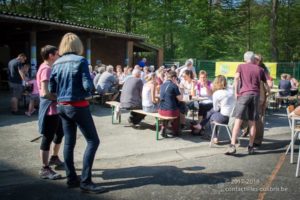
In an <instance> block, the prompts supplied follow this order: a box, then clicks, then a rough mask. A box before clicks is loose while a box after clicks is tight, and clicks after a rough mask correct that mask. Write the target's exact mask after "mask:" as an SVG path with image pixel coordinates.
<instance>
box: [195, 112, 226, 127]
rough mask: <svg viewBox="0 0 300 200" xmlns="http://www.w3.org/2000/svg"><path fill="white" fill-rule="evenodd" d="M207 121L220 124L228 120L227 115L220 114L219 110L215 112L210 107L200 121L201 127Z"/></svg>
mask: <svg viewBox="0 0 300 200" xmlns="http://www.w3.org/2000/svg"><path fill="white" fill-rule="evenodd" d="M209 121H215V122H217V123H220V124H227V123H228V121H229V117H228V116H224V115H222V114H221V113H220V112H217V111H215V110H214V109H213V108H212V109H211V110H210V111H208V112H207V115H206V117H205V118H204V119H203V120H202V121H201V122H200V124H201V126H202V127H203V126H205V125H206V124H207V123H208V122H209Z"/></svg>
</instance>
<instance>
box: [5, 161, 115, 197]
mask: <svg viewBox="0 0 300 200" xmlns="http://www.w3.org/2000/svg"><path fill="white" fill-rule="evenodd" d="M65 182H66V180H55V181H51V180H42V179H39V177H38V175H36V176H32V175H30V174H27V173H26V172H24V171H21V170H20V169H16V168H14V167H13V166H10V165H8V164H4V163H3V162H1V169H0V199H3V200H20V199H28V200H29V199H39V200H44V199H45V200H49V199H60V200H70V199H72V200H77V199H78V200H88V199H89V200H96V199H102V200H106V199H112V198H108V197H107V196H104V194H86V193H82V192H81V190H80V189H79V188H73V189H69V188H67V186H66V183H65Z"/></svg>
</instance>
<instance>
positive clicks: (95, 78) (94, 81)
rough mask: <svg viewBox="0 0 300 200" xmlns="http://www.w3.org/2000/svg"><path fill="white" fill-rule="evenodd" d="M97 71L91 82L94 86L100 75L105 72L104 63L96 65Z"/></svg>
mask: <svg viewBox="0 0 300 200" xmlns="http://www.w3.org/2000/svg"><path fill="white" fill-rule="evenodd" d="M97 72H98V73H97V74H96V76H95V77H94V79H93V84H94V86H95V88H97V84H98V81H99V79H100V76H101V75H102V74H103V73H104V72H105V65H103V66H101V67H98V68H97Z"/></svg>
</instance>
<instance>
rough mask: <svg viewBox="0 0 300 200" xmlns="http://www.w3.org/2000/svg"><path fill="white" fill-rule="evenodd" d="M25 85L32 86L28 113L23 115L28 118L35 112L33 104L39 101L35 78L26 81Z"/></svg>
mask: <svg viewBox="0 0 300 200" xmlns="http://www.w3.org/2000/svg"><path fill="white" fill-rule="evenodd" d="M27 84H28V85H32V88H33V90H32V92H31V94H30V101H29V106H28V111H27V112H25V115H27V116H28V117H30V116H31V115H32V114H33V113H34V112H35V111H36V109H35V108H34V105H35V102H37V101H38V100H39V90H38V87H37V82H36V79H35V78H34V79H32V80H30V81H28V82H27Z"/></svg>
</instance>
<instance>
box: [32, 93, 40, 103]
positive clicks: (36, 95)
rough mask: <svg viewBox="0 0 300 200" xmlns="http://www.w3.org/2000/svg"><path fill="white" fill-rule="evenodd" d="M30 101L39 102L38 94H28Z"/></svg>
mask: <svg viewBox="0 0 300 200" xmlns="http://www.w3.org/2000/svg"><path fill="white" fill-rule="evenodd" d="M30 100H31V101H35V102H38V101H39V100H40V96H39V95H38V94H30Z"/></svg>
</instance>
